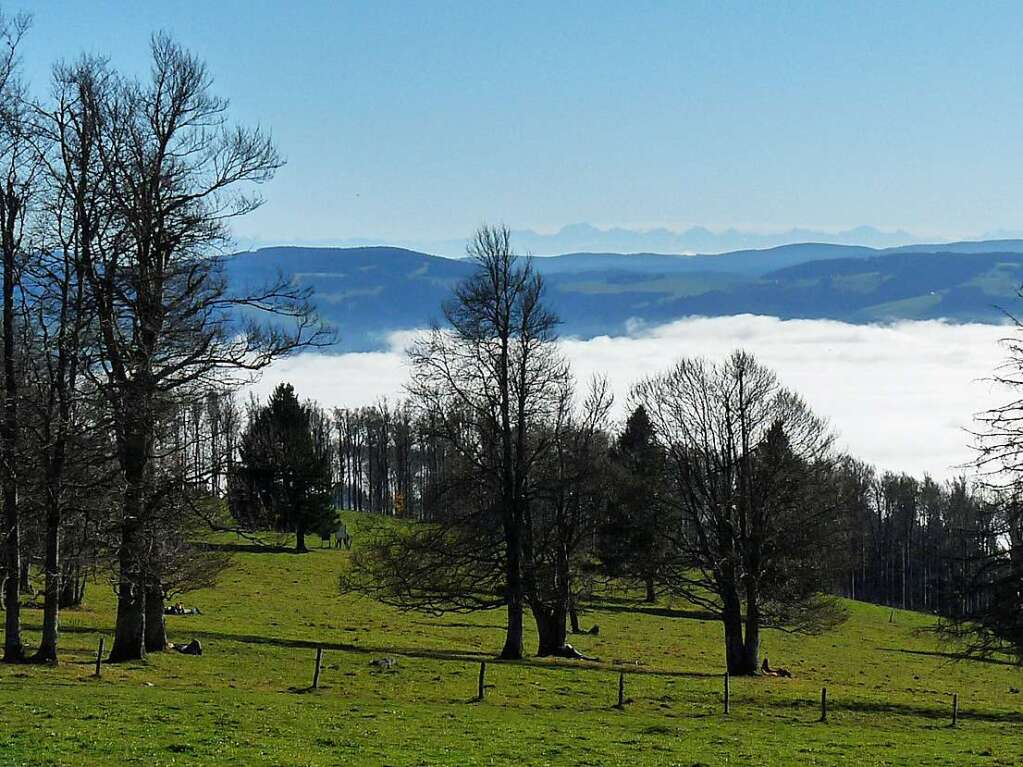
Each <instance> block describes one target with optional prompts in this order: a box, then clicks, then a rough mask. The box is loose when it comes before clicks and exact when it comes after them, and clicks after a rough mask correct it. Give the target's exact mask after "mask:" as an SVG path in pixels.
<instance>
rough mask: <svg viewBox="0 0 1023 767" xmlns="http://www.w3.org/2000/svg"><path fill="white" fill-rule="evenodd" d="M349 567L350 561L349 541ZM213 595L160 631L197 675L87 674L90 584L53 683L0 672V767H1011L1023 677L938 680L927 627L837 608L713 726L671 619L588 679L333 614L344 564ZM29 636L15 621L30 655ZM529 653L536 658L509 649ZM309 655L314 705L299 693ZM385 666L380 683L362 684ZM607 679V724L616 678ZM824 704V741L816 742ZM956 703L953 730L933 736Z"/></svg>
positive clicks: (618, 630)
mask: <svg viewBox="0 0 1023 767" xmlns="http://www.w3.org/2000/svg"><path fill="white" fill-rule="evenodd" d="M356 545H357V539H356ZM233 548H235V553H234V566H233V567H232V569H231V570H229V571H228V573H227V574H226V576H225V577H224V578H223V581H222V583H221V584H220V586H219V587H218V588H217V589H215V590H211V591H205V592H199V593H196V594H193V595H190V596H189V597H188V599H187V603H188V604H190V605H191V604H196V605H199V606H200V607H201V608H202V609H203V612H204V614H203V615H201V616H170V617H168V624H169V633H170V638H171V640H172V641H178V642H186V641H188V640H190V639H191V638H193V637H197V638H199V639H200V640H201V641H202V643H203V646H204V649H205V654H204V655H203V656H202V657H189V656H183V655H179V654H177V653H162V654H157V655H153V656H151V659H150V661H149V662H148V663H146V664H144V665H143V664H131V665H121V666H113V665H108V666H104V670H103V676H102V678H100V679H96V678H95V677H93V676H92V671H93V665H92V664H93V663H94V660H95V652H96V646H97V644H98V641H99V637H100V636H101V635H104V636H107V637H108V646H109V637H110V632H111V628H112V625H113V619H114V600H113V596H112V592H111V590H110V588H109V587H108V586H106V585H104V584H95V585H93V586H92V587H91V589H90V591H89V593H88V595H87V599H88V604H87V605H86V606H85V607H83V608H82V609H80V610H76V611H69V612H67V613H66V614H65V617H64V632H63V635H62V645H63V652H64V662H63V663H62V664H61V665H60V666H59V667H58V668H39V667H33V666H15V667H11V666H3V667H0V712H2V714H0V715H2V719H0V765H5V766H6V765H32V766H33V767H35V766H36V765H83V766H84V765H88V766H89V767H92V766H93V765H123V764H132V765H238V764H243V765H338V764H351V765H360V766H361V765H506V764H514V765H530V766H531V765H686V767H689V766H691V765H791V764H800V765H843V764H849V765H857V767H867V766H868V765H928V764H929V765H938V764H963V765H1016V764H1020V763H1021V762H1023V739H1021V738H1020V737H1019V733H1020V727H1021V724H1023V694H1018V693H1015V692H1012V690H1015V689H1019V688H1023V670H1021V669H1019V668H1017V667H1015V666H1012V665H1009V664H1006V663H999V662H984V663H982V662H976V661H969V662H965V661H964V662H959V663H954V662H952V661H951V660H950V658H949V657H948V651H949V648H947V647H942V646H940V645H938V644H937V643H936V642H935V640H934V638H933V636H931V635H930V634H927V633H926V632H922V631H921V629H926V628H927V627H928V626H929V625H930V619H929V618H928V617H926V616H923V615H919V614H914V613H909V612H900V611H897V610H896V611H894V612H893V611H891V610H888V609H887V608H879V607H872V606H868V605H863V604H859V603H849V610H850V619H849V621H848V622H847V623H846V624H845V625H844V626H842V627H841V628H840V629H838V630H837V631H835V632H833V633H831V634H827V635H824V636H820V637H811V638H806V637H797V636H790V635H786V634H783V633H780V632H775V631H769V632H767V634H766V636H765V639H764V650H765V653H766V654H767V655H768V656H769V657H770V659H771V663H772V665H775V666H784V667H786V668H788V669H790V670H791V671H792V672H793V673H794V675H795V678H794V679H778V678H761V679H733V680H732V682H731V700H732V706H731V713H730V715H729V716H728V717H725V716H724V715H723V714H722V704H721V697H722V696H721V688H722V678H721V672H722V648H721V629H720V626H719V624H717V623H716V622H714V621H707V620H703V619H702V618H703V617H704V616H702V615H701V614H700V613H699V612H697V611H694V610H692V609H691V608H690V607H688V606H687V605H681V604H678V605H672V604H668V603H661V604H658V605H656V606H653V607H645V606H643V605H638V604H635V603H632V602H629V601H625V600H613V599H608V600H605V601H603V602H601V603H599V604H597V605H594V606H593V609H592V610H590V611H589V612H587V613H586V614H585V615H584V618H583V623H584V626H586V627H588V626H590V625H592V624H593V623H598V624H599V625H600V633H599V635H598V636H580V637H577V638H576V639H574V640H573V641H574V642H575V643H576V644H577V646H579V647H580V648H581V649H582V650H583V652H585V653H587V654H589V655H594V656H597V657H599V658H600V659H601V661H600V662H599V663H590V662H572V661H564V660H552V661H539V660H528V661H523V662H517V663H503V662H496V661H495V662H488V664H487V682H488V685H491V686H490V687H488V689H487V697H486V700H485V701H483V702H475V701H473V698H474V696H475V692H476V680H477V674H478V671H479V661H480V660H488V661H490V659H491V658H492V656H493V654H494V653H496V651H497V650H498V649H500V645H501V640H502V636H503V635H502V626H501V618H502V616H501V614H500V613H483V614H475V615H448V616H443V617H429V616H423V615H419V614H416V613H401V612H399V611H397V610H394V609H391V608H386V607H383V606H381V605H379V604H376V603H374V602H371V601H368V600H366V599H362V598H358V597H354V596H344V597H342V596H339V595H338V594H337V576H338V574H339V572H340V571H341V570H342V568H343V567H344V566H345V562H346V560H347V557H348V554H347V553H346V552H340V551H335V550H328V549H322V550H314V551H312V552H311V553H309V554H306V555H302V556H299V555H295V554H291V553H286V552H282V551H279V550H276V551H275V550H268V551H261V550H253V549H252V547H250V546H247V545H246V544H245V543H244V542H240V541H239V542H238V544H237V545H236V546H233ZM40 618H41V616H40V615H39V614H38V613H37V612H35V611H27V614H26V623H27V625H28V627H29V629H30V630H29V632H28V635H29V639H30V640H31V641H32V642H35V641H37V640H38V633H37V632H38V627H39V626H38V624H39V622H40ZM527 641H528V642H529V645H530V647H531V648H535V638H534V637H532V636H530V637H528V640H527ZM317 645H322V646H323V647H324V648H325V652H324V668H323V672H322V675H321V682H320V685H321V686H320V689H318V690H315V691H313V690H311V689H309V688H310V685H311V682H312V675H313V663H314V657H315V647H316V646H317ZM383 657H390V658H394V659H396V661H397V663H396V665H395V666H394V667H393V668H392V669H390V670H379V669H378V668H377V667H375V666H373V665H371V663H370V662H371V661H372V660H374V659H377V658H383ZM620 670H624V671H625V672H626V683H625V684H626V697H627V699H628V700H629V702H628V704H627V705H626V707H625V709H624V710H617V709H615V708H614V704H615V703H616V702H617V685H618V672H619V671H620ZM822 686H827V688H828V699H829V721H828V722H827V723H819V722H818V721H817V719H818V718H819V696H820V688H821V687H822ZM953 692H958V693H959V700H960V707H961V715H960V724H959V727H957V728H955V729H953V728H951V727H950V726H949V724H950V715H951V695H952V693H953Z"/></svg>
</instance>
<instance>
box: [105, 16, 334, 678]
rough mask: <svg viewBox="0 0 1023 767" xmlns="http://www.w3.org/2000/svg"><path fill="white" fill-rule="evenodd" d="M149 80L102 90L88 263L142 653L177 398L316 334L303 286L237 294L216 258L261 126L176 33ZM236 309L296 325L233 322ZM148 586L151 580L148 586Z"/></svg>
mask: <svg viewBox="0 0 1023 767" xmlns="http://www.w3.org/2000/svg"><path fill="white" fill-rule="evenodd" d="M152 57H153V65H152V73H151V77H150V79H149V81H147V82H145V83H137V82H130V81H120V82H116V83H115V84H113V85H112V87H111V88H110V89H109V90H108V91H107V92H106V93H105V94H103V97H104V98H103V104H102V115H103V120H102V127H103V134H102V135H103V140H102V141H101V142H100V144H99V147H100V152H101V157H102V162H103V167H104V174H105V177H104V182H105V184H106V189H105V191H106V194H107V195H108V199H109V200H110V201H111V204H112V205H113V207H114V211H115V219H114V221H115V225H114V226H113V227H112V229H111V231H110V232H108V233H107V234H106V236H104V237H102V238H100V239H99V241H98V242H97V243H96V247H95V248H93V249H92V250H90V252H89V253H88V254H87V260H86V275H87V284H88V289H89V292H90V298H91V300H92V301H94V303H95V307H96V311H97V316H98V323H99V335H100V352H101V353H100V365H99V366H98V367H97V368H96V369H95V370H93V374H94V376H95V379H96V381H97V383H98V384H99V385H100V387H101V391H102V392H103V394H104V396H105V397H106V399H107V403H108V406H109V409H110V413H111V419H112V422H113V431H114V434H115V437H116V445H117V457H118V461H119V464H120V470H121V475H122V482H123V486H124V494H123V504H122V516H121V531H120V544H119V550H118V560H119V564H118V570H119V585H118V610H117V628H116V631H115V637H114V645H113V648H112V651H111V655H110V657H111V660H113V661H121V660H133V659H137V658H141V657H143V656H144V654H145V650H144V637H145V612H146V608H145V600H146V596H147V591H148V594H149V595H151V596H152V598H154V599H162V597H160V596H159V595H160V594H161V593H162V589H159V588H157V587H155V585H154V584H153V583H151V579H150V578H149V575H148V573H147V562H146V547H145V539H146V528H147V517H148V514H149V510H148V508H147V504H148V502H149V501H148V499H149V496H150V495H151V490H152V488H151V484H152V482H151V480H152V470H153V469H152V463H151V462H152V458H153V453H154V442H155V436H156V428H157V426H156V425H157V424H158V423H159V422H160V421H161V419H162V418H164V417H165V416H166V415H167V414H168V413H170V412H172V411H173V409H174V407H175V399H180V398H181V397H194V396H198V395H197V392H199V391H202V390H204V389H205V388H208V387H209V386H211V385H215V384H220V383H222V379H223V377H224V375H225V374H227V373H228V372H229V371H231V370H248V371H251V370H257V369H259V368H261V367H264V366H265V365H267V364H268V363H269V362H270V361H271V360H273V359H274V358H276V357H278V356H279V355H282V354H285V353H287V352H289V351H291V350H294V349H296V348H298V347H300V346H302V345H304V344H307V343H310V342H315V341H316V339H317V338H320V337H322V335H321V334H322V332H323V329H322V328H321V327H320V326H319V325H318V324H317V323H316V322H315V321H314V320H313V319H312V315H311V312H310V309H309V306H308V304H307V302H306V301H305V296H304V294H301V293H296V291H295V290H294V289H293V288H291V287H290V286H289V285H288V284H287V283H286V282H285V281H284V280H283V279H282V280H280V281H279V282H277V283H275V284H273V285H270V286H268V287H267V288H266V289H265V290H263V291H260V292H258V293H255V294H249V295H234V294H232V293H231V292H230V291H229V289H228V287H227V284H226V280H225V278H224V274H223V269H222V260H221V258H220V257H219V256H218V254H219V253H220V252H222V247H223V245H224V244H226V243H227V241H228V239H227V238H228V231H227V223H228V222H229V221H230V220H231V219H233V218H235V217H237V216H240V215H243V214H245V213H248V212H250V211H251V210H253V209H254V208H255V207H257V206H258V204H259V199H258V198H257V197H253V196H251V195H249V194H245V193H243V192H241V191H239V190H240V189H243V188H247V187H248V186H249V185H251V184H254V183H260V182H264V181H267V180H268V179H270V178H271V177H272V176H273V174H274V172H275V170H276V169H277V168H278V167H279V166H280V164H281V161H280V159H279V157H278V155H277V152H276V151H275V149H274V147H273V144H272V142H271V141H270V139H269V137H268V136H267V135H266V134H264V133H263V132H261V131H259V130H245V129H242V128H235V127H231V126H230V125H229V124H228V122H227V107H228V104H227V102H226V101H225V100H223V99H221V98H218V97H216V96H214V95H212V94H211V92H210V84H211V81H210V77H209V74H208V72H207V70H206V68H205V66H204V65H203V63H202V62H201V61H200V60H199V59H197V58H195V57H194V56H192V55H190V54H189V53H187V52H186V51H184V50H182V49H181V48H180V47H178V46H177V45H176V44H175V43H173V42H172V41H171V40H170V39H169V38H167V37H166V36H163V35H157V36H155V37H154V38H153V41H152ZM239 307H247V308H249V309H256V310H264V311H268V312H274V313H278V314H281V315H286V316H287V317H288V318H290V320H291V322H290V324H282V323H278V324H275V325H273V326H269V327H264V326H259V325H256V324H255V323H249V324H247V325H245V326H244V327H238V322H237V318H236V316H235V311H234V310H236V309H237V308H239ZM147 587H148V590H147Z"/></svg>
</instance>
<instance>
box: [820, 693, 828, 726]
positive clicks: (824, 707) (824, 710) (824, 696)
mask: <svg viewBox="0 0 1023 767" xmlns="http://www.w3.org/2000/svg"><path fill="white" fill-rule="evenodd" d="M821 721H822V722H826V721H828V688H827V687H821Z"/></svg>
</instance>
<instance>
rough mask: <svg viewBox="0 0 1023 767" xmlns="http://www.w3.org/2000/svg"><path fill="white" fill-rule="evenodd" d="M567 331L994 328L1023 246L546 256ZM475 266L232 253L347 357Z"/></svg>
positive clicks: (1008, 305)
mask: <svg viewBox="0 0 1023 767" xmlns="http://www.w3.org/2000/svg"><path fill="white" fill-rule="evenodd" d="M534 263H535V264H536V267H537V269H538V270H539V271H540V272H541V273H543V275H544V276H545V278H546V280H547V285H548V297H549V300H550V302H551V304H552V305H553V307H554V308H555V310H556V311H557V312H558V314H559V315H560V316H561V318H562V320H563V325H562V333H563V334H564V335H570V336H578V337H583V338H589V337H593V336H597V335H620V334H622V333H625V332H626V328H627V327H628V326H629V325H630V324H633V323H635V322H637V321H639V322H641V323H646V324H648V325H655V324H661V323H665V322H670V321H672V320H676V319H679V318H682V317H687V316H693V315H699V316H711V317H714V316H728V315H735V314H745V313H751V314H766V315H772V316H777V317H781V318H785V319H790V318H807V319H834V320H842V321H846V322H855V323H867V322H891V321H897V320H904V319H945V320H948V321H951V322H986V323H997V322H1001V321H1003V320H1004V319H1005V312H1006V311H1011V310H1012V307H1013V303H1014V301H1015V300H1016V291H1017V289H1018V288H1019V286H1020V285H1021V284H1023V241H1021V240H999V241H990V242H964V243H950V244H943V245H935V246H918V245H911V246H906V247H899V248H890V249H886V250H875V249H872V248H866V247H861V246H850V245H832V244H819V243H800V244H793V245H784V246H780V247H776V248H770V249H767V250H743V251H735V252H732V253H725V254H721V255H699V256H679V255H665V254H655V253H637V254H618V253H570V254H565V255H560V256H550V257H543V258H536V259H535V260H534ZM471 269H472V266H471V264H470V263H468V262H467V261H465V260H459V259H449V258H442V257H439V256H431V255H428V254H426V253H419V252H416V251H411V250H405V249H402V248H393V247H384V246H379V247H364V248H300V247H276V248H265V249H261V250H257V251H253V252H247V253H239V254H237V255H235V256H232V257H231V258H230V259H229V261H228V265H227V270H228V277H229V280H230V281H231V283H232V284H233V285H235V286H237V287H239V288H240V289H241V288H243V287H244V286H245V285H249V284H256V283H259V282H263V281H265V280H267V279H269V278H271V277H273V276H274V275H275V274H277V273H278V272H282V273H284V274H286V275H288V276H289V277H290V278H291V279H292V280H293V281H295V282H296V283H297V284H300V285H302V286H306V287H310V288H312V289H313V291H314V300H315V303H316V305H317V308H318V310H319V312H320V313H321V315H322V316H323V317H324V318H326V319H327V320H329V321H330V322H332V323H334V324H335V325H336V326H337V327H338V329H339V331H340V338H339V342H338V350H343V351H370V350H376V349H380V348H384V347H385V346H386V344H387V337H388V335H389V334H390V333H393V332H394V331H399V330H407V329H411V328H418V327H424V326H427V325H429V324H430V323H431V322H432V321H434V320H436V319H438V318H439V317H440V314H441V304H442V302H443V301H444V299H445V298H446V297H447V296H448V295H449V293H450V289H451V287H452V285H454V284H455V283H456V282H457V281H458V280H460V279H462V278H463V277H465V276H466V275H468V274H469V273H470V272H471Z"/></svg>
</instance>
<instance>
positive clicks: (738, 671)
mask: <svg viewBox="0 0 1023 767" xmlns="http://www.w3.org/2000/svg"><path fill="white" fill-rule="evenodd" d="M724 601H725V607H724V610H723V611H722V614H721V621H722V623H723V624H724V629H725V665H726V667H727V669H728V673H729V674H730V675H732V676H752V675H754V674H756V672H757V665H756V659H754V658H751V657H750V655H749V651H748V648H747V645H746V642H745V641H743V636H742V610H741V609H740V607H739V599H738V597H737V596H734V595H733V596H727V595H726V596H725V600H724ZM757 644H758V647H759V639H758V642H757Z"/></svg>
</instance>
